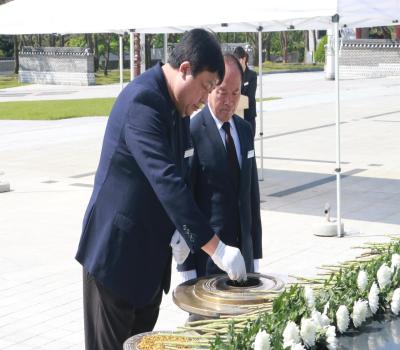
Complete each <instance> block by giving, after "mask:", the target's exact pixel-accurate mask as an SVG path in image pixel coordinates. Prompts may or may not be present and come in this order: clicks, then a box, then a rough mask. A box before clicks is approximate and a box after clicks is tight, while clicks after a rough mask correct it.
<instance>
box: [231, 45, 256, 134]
mask: <svg viewBox="0 0 400 350" xmlns="http://www.w3.org/2000/svg"><path fill="white" fill-rule="evenodd" d="M233 54H234V55H235V56H236V57H237V58H238V59H239V62H240V64H241V66H242V68H243V81H242V89H241V94H242V95H244V96H247V97H248V99H249V108H246V109H245V110H244V115H243V116H244V119H245V120H247V121H248V122H249V123H250V125H251V128H252V130H253V137H254V136H255V135H256V117H257V111H256V90H257V73H256V72H254V71H253V70H251V69H250V68H249V66H248V61H249V54H248V53H247V52H246V51H245V50H244V48H243V47H241V46H238V47H237V48H235V51H234V52H233Z"/></svg>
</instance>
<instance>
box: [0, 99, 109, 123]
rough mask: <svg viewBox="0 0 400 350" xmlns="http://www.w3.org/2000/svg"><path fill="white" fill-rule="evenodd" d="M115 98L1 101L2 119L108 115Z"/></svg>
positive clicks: (45, 118) (54, 118) (53, 118)
mask: <svg viewBox="0 0 400 350" xmlns="http://www.w3.org/2000/svg"><path fill="white" fill-rule="evenodd" d="M114 101H115V98H93V99H82V100H49V101H19V102H1V103H0V120H57V119H65V118H75V117H87V116H108V115H109V114H110V111H111V107H112V105H113V103H114Z"/></svg>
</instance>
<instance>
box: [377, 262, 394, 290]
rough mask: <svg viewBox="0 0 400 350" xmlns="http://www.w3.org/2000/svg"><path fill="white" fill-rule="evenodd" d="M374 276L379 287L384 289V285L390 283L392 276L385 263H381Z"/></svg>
mask: <svg viewBox="0 0 400 350" xmlns="http://www.w3.org/2000/svg"><path fill="white" fill-rule="evenodd" d="M376 276H377V278H378V283H379V288H380V289H384V288H385V287H386V286H388V285H389V284H390V280H391V278H392V271H391V270H390V268H389V267H388V266H387V265H386V264H382V265H381V267H380V268H379V270H378V272H377V274H376Z"/></svg>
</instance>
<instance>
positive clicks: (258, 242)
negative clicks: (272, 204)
mask: <svg viewBox="0 0 400 350" xmlns="http://www.w3.org/2000/svg"><path fill="white" fill-rule="evenodd" d="M224 61H225V78H224V80H223V82H222V84H221V85H219V86H217V87H216V88H215V90H213V91H212V92H211V93H210V95H209V97H208V105H207V106H205V107H204V108H203V109H202V110H201V111H200V112H199V113H198V114H196V115H195V116H194V117H193V118H192V120H191V122H190V131H191V135H192V140H193V146H194V156H193V157H192V159H191V182H192V191H193V193H194V196H195V199H196V201H197V203H198V205H199V207H200V209H201V210H202V212H203V213H204V215H205V216H206V217H207V219H208V220H209V223H210V225H211V227H212V228H213V229H214V231H215V232H218V235H219V237H220V239H221V240H222V241H224V242H226V243H227V244H229V245H231V246H234V247H237V248H239V249H240V250H241V252H242V255H243V257H244V259H245V262H246V270H247V271H249V272H252V271H256V272H258V262H259V261H258V260H259V259H261V258H262V237H261V236H262V230H261V218H260V194H259V185H258V177H257V164H256V161H255V156H254V141H253V135H252V130H251V127H250V124H249V123H248V122H246V121H244V120H243V119H242V118H240V117H238V116H237V115H234V111H235V109H236V107H237V104H238V102H239V98H240V87H241V82H242V74H243V71H242V68H241V66H240V63H239V61H238V59H237V58H236V57H235V56H233V55H231V54H225V55H224ZM178 270H179V271H180V273H181V277H182V279H183V280H188V279H192V278H195V277H200V276H207V275H211V274H216V273H223V271H221V269H220V268H219V267H218V266H217V265H216V264H215V263H214V262H213V261H212V259H210V258H209V256H208V255H207V254H205V253H203V252H201V251H198V252H196V253H194V254H190V255H189V257H188V258H187V259H186V261H185V262H184V263H183V264H182V265H178Z"/></svg>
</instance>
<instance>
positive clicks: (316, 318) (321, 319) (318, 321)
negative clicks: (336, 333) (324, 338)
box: [311, 310, 330, 329]
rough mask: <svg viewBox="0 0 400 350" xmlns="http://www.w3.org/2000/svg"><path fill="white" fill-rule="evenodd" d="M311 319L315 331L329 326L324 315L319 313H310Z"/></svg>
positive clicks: (327, 319) (315, 311) (328, 321)
mask: <svg viewBox="0 0 400 350" xmlns="http://www.w3.org/2000/svg"><path fill="white" fill-rule="evenodd" d="M311 319H312V320H313V322H314V324H315V325H316V327H317V329H320V328H324V327H325V326H329V324H330V320H329V318H328V316H326V314H321V313H320V312H319V311H317V310H314V311H313V312H312V313H311Z"/></svg>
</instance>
